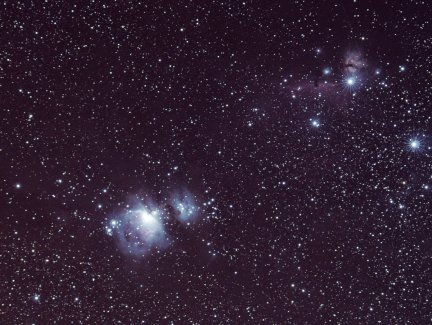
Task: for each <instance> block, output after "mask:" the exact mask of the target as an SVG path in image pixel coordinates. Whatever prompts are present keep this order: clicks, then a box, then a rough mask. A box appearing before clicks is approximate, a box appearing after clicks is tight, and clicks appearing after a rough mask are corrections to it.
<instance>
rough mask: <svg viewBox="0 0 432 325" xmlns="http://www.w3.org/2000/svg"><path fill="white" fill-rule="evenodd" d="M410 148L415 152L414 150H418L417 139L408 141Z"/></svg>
mask: <svg viewBox="0 0 432 325" xmlns="http://www.w3.org/2000/svg"><path fill="white" fill-rule="evenodd" d="M410 147H411V148H412V149H413V150H416V149H418V148H420V141H419V140H417V139H413V140H411V141H410Z"/></svg>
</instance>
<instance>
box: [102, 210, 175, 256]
mask: <svg viewBox="0 0 432 325" xmlns="http://www.w3.org/2000/svg"><path fill="white" fill-rule="evenodd" d="M106 231H107V234H108V235H111V236H113V237H115V238H116V240H117V243H118V246H119V248H120V249H121V251H122V252H123V253H126V254H130V255H140V256H143V255H145V254H146V253H148V252H149V251H150V250H151V249H153V248H156V247H163V246H165V245H166V244H167V238H166V233H165V228H164V225H163V223H162V220H161V215H160V211H159V210H158V209H151V208H149V207H147V206H142V205H140V206H138V207H137V208H136V209H133V210H127V211H126V212H124V213H123V214H120V215H119V217H118V218H117V219H113V220H111V222H110V223H109V225H108V226H107V227H106Z"/></svg>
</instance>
